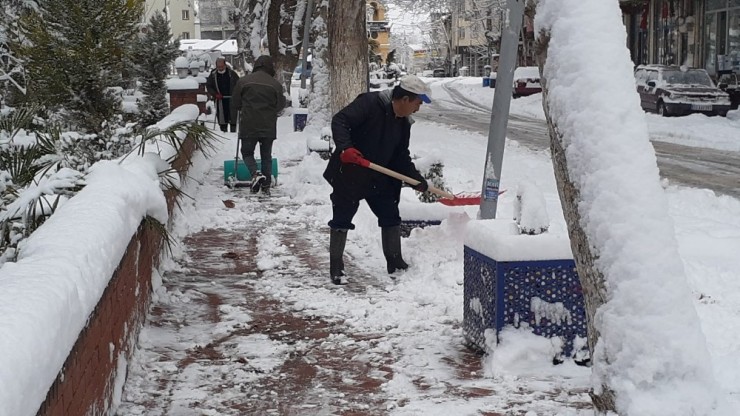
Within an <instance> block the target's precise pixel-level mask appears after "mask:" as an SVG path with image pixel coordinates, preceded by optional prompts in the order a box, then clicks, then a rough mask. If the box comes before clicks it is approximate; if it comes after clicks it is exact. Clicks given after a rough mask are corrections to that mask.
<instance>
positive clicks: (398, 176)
mask: <svg viewBox="0 0 740 416" xmlns="http://www.w3.org/2000/svg"><path fill="white" fill-rule="evenodd" d="M368 167H369V168H370V169H372V170H374V171H376V172H380V173H382V174H385V175H388V176H390V177H393V178H396V179H398V180H401V181H404V182H406V183H407V184H409V185H412V186H416V185H418V184H419V183H420V182H419V181H417V180H416V179H414V178H410V177H408V176H406V175H402V174H400V173H398V172H396V171H394V170H390V169H388V168H384V167H383V166H379V165H376V164H375V163H373V162H370V165H369V166H368ZM427 192H431V193H433V194H435V195H438V196H441V197H442V198H448V199H455V195H453V194H451V193H449V192H445V191H443V190H441V189H437V188H435V187H433V186H430V187H429V189H428V190H427Z"/></svg>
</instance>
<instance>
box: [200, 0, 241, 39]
mask: <svg viewBox="0 0 740 416" xmlns="http://www.w3.org/2000/svg"><path fill="white" fill-rule="evenodd" d="M233 8H234V1H233V0H200V1H198V19H199V21H200V35H201V39H213V40H223V39H229V37H230V36H231V35H232V34H233V33H234V23H233V22H232V21H231V19H230V18H229V10H231V9H233Z"/></svg>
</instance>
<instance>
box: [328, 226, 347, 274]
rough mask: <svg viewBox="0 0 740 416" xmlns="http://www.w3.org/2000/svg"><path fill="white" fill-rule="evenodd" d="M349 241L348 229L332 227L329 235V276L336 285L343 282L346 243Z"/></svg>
mask: <svg viewBox="0 0 740 416" xmlns="http://www.w3.org/2000/svg"><path fill="white" fill-rule="evenodd" d="M346 243H347V230H343V229H334V228H332V230H331V234H330V235H329V276H330V277H331V282H332V283H334V284H335V285H341V284H342V276H344V259H343V256H344V245H345V244H346Z"/></svg>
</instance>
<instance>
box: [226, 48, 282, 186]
mask: <svg viewBox="0 0 740 416" xmlns="http://www.w3.org/2000/svg"><path fill="white" fill-rule="evenodd" d="M232 96H233V100H232V105H231V114H232V117H233V119H234V120H236V117H237V115H238V116H239V140H241V149H242V158H244V164H246V165H247V169H249V173H250V175H251V176H252V184H251V188H252V192H253V193H257V192H259V191H260V190H262V193H263V194H265V195H269V194H270V184H271V178H272V143H273V141H275V139H276V138H277V118H278V114H279V113H280V111H282V110H283V109H284V108H285V95H284V94H283V86H282V85H281V84H280V83H279V82H278V81H277V80H276V79H275V66H274V64H273V62H272V58H271V57H270V56H267V55H262V56H260V57H259V58H257V60H256V61H255V62H254V69H253V71H252V73H251V74H249V75H247V76H245V77H242V78H240V79H239V82H237V83H236V87H234V92H233V94H232ZM257 143H259V145H260V159H261V162H262V163H261V165H262V166H261V172H258V171H257V161H256V160H255V159H254V151H255V149H256V148H257Z"/></svg>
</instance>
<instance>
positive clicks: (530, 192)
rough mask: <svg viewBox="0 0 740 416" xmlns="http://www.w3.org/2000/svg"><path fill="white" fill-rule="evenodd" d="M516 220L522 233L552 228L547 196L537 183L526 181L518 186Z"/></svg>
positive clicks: (536, 232) (515, 209)
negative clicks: (546, 203) (546, 201)
mask: <svg viewBox="0 0 740 416" xmlns="http://www.w3.org/2000/svg"><path fill="white" fill-rule="evenodd" d="M514 221H516V223H517V225H518V226H519V231H520V232H521V233H522V234H532V235H534V234H542V233H544V232H545V231H547V229H548V228H550V217H549V216H548V215H547V207H546V205H545V197H544V196H543V195H542V191H540V190H539V188H537V185H535V184H533V183H531V182H527V181H525V182H522V183H520V184H519V186H518V187H517V191H516V199H515V200H514Z"/></svg>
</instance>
